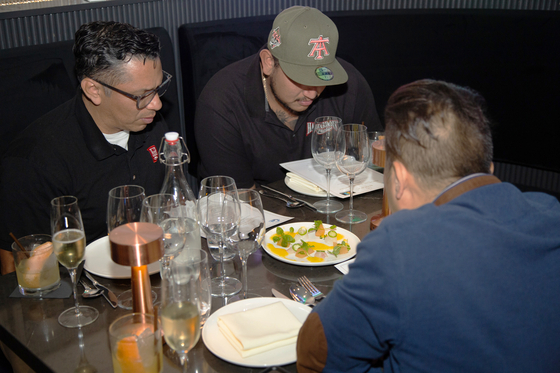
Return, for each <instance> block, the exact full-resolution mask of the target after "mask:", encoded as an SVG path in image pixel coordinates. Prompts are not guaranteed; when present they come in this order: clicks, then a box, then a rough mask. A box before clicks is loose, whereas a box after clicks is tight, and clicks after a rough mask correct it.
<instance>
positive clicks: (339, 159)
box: [335, 124, 371, 224]
mask: <svg viewBox="0 0 560 373" xmlns="http://www.w3.org/2000/svg"><path fill="white" fill-rule="evenodd" d="M370 158H371V151H370V147H369V141H368V134H367V127H366V126H364V125H363V124H345V125H343V126H342V127H341V128H340V130H339V133H338V137H337V147H336V167H337V168H338V170H339V171H340V172H342V173H343V174H346V175H347V176H348V178H349V180H350V206H349V209H348V210H343V211H340V212H338V213H337V214H336V215H335V218H336V220H338V221H340V222H342V223H347V224H356V223H361V222H364V221H365V220H366V219H367V215H366V214H365V213H363V212H361V211H356V210H354V200H353V198H354V178H355V177H356V175H358V174H360V173H361V172H363V171H364V170H365V169H366V167H367V165H368V163H369V160H370Z"/></svg>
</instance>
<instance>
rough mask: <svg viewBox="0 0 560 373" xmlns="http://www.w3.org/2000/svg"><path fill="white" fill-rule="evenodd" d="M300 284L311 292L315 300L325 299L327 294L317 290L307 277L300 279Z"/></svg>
mask: <svg viewBox="0 0 560 373" xmlns="http://www.w3.org/2000/svg"><path fill="white" fill-rule="evenodd" d="M298 282H299V283H300V284H301V285H303V287H305V288H306V289H307V290H309V291H310V292H311V295H313V296H314V297H315V300H321V299H323V298H324V297H325V294H323V293H321V291H320V290H319V289H317V288H316V287H315V285H313V283H312V282H311V281H309V279H308V278H307V276H302V277H300V278H298Z"/></svg>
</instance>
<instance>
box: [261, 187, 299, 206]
mask: <svg viewBox="0 0 560 373" xmlns="http://www.w3.org/2000/svg"><path fill="white" fill-rule="evenodd" d="M259 194H261V195H263V196H265V197H269V198H275V199H279V200H280V201H284V202H286V207H287V208H289V209H295V208H299V207H303V206H304V203H302V202H298V201H290V200H287V199H285V198H282V197H280V196H277V195H276V194H272V193H268V192H265V191H264V190H262V189H261V190H259Z"/></svg>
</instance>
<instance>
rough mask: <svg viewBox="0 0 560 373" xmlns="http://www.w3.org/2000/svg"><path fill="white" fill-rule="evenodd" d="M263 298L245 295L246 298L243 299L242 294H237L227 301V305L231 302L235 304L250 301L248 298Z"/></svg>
mask: <svg viewBox="0 0 560 373" xmlns="http://www.w3.org/2000/svg"><path fill="white" fill-rule="evenodd" d="M262 297H263V296H262V295H260V294H257V293H247V296H246V297H243V294H237V295H235V296H233V297H231V298H229V300H228V304H229V303H233V302H237V301H240V300H243V299H250V298H262Z"/></svg>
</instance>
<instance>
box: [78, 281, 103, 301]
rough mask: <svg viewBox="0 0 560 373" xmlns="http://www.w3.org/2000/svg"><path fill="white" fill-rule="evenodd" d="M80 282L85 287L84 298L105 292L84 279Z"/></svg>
mask: <svg viewBox="0 0 560 373" xmlns="http://www.w3.org/2000/svg"><path fill="white" fill-rule="evenodd" d="M80 284H82V286H83V287H84V292H83V293H82V297H83V298H95V297H98V296H100V295H101V294H102V293H103V291H102V290H101V289H97V288H92V287H91V286H89V285H88V284H87V283H86V282H85V281H84V280H80Z"/></svg>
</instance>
